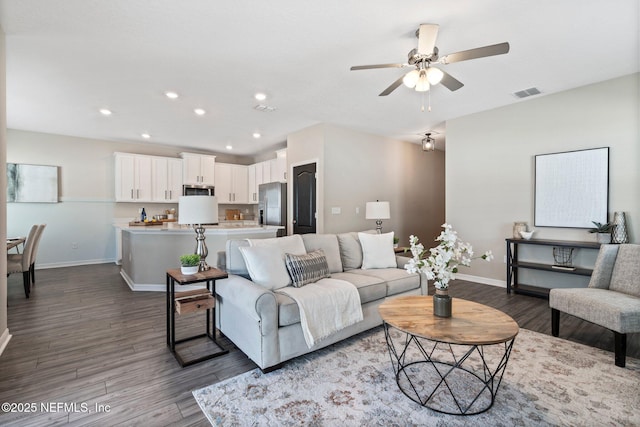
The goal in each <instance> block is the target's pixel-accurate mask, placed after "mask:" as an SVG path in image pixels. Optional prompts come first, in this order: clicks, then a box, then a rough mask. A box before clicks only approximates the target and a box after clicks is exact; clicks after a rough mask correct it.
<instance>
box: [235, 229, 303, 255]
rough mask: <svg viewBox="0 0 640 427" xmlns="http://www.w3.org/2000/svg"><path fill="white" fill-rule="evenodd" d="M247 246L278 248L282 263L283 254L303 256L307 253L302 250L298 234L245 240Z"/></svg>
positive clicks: (300, 238)
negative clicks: (247, 243)
mask: <svg viewBox="0 0 640 427" xmlns="http://www.w3.org/2000/svg"><path fill="white" fill-rule="evenodd" d="M247 241H248V242H249V246H267V247H271V248H278V249H280V251H281V252H282V260H283V261H284V254H285V253H289V254H294V255H303V254H306V253H307V250H306V249H305V248H304V243H303V241H302V237H300V235H299V234H292V235H291V236H284V237H271V238H269V239H247Z"/></svg>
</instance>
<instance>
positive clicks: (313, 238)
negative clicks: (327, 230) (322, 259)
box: [302, 233, 342, 273]
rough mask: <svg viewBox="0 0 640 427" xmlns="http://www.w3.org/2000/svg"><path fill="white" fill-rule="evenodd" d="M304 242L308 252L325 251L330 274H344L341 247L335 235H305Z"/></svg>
mask: <svg viewBox="0 0 640 427" xmlns="http://www.w3.org/2000/svg"><path fill="white" fill-rule="evenodd" d="M302 241H303V243H304V247H305V249H306V250H307V252H313V251H316V250H318V249H322V250H323V251H324V255H325V256H326V257H327V264H328V265H329V272H331V273H339V272H342V260H341V259H340V245H339V244H338V237H337V236H336V235H335V234H315V233H309V234H303V235H302Z"/></svg>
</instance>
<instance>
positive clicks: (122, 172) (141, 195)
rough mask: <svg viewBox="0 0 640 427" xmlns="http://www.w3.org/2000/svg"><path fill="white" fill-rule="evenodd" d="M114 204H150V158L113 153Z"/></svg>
mask: <svg viewBox="0 0 640 427" xmlns="http://www.w3.org/2000/svg"><path fill="white" fill-rule="evenodd" d="M114 156H115V189H116V194H115V199H116V202H151V201H152V194H151V192H152V185H151V157H150V156H143V155H138V154H129V153H114Z"/></svg>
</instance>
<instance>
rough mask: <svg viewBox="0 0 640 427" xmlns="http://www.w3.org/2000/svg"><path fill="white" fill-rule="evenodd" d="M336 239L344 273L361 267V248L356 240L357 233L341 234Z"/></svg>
mask: <svg viewBox="0 0 640 427" xmlns="http://www.w3.org/2000/svg"><path fill="white" fill-rule="evenodd" d="M337 237H338V244H339V246H340V259H341V260H342V268H343V269H344V271H349V270H353V269H354V268H360V267H362V246H360V241H359V240H358V233H342V234H338V235H337Z"/></svg>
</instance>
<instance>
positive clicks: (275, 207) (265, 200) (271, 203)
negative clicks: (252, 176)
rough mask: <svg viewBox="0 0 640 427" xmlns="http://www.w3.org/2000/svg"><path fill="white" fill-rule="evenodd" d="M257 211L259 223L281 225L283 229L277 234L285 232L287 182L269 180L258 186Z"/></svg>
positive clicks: (281, 234) (282, 234)
mask: <svg viewBox="0 0 640 427" xmlns="http://www.w3.org/2000/svg"><path fill="white" fill-rule="evenodd" d="M258 212H259V218H260V225H281V226H283V227H285V229H282V230H279V231H278V234H277V235H278V236H285V235H286V234H287V230H286V226H287V184H285V183H282V182H270V183H268V184H260V185H259V186H258Z"/></svg>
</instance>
